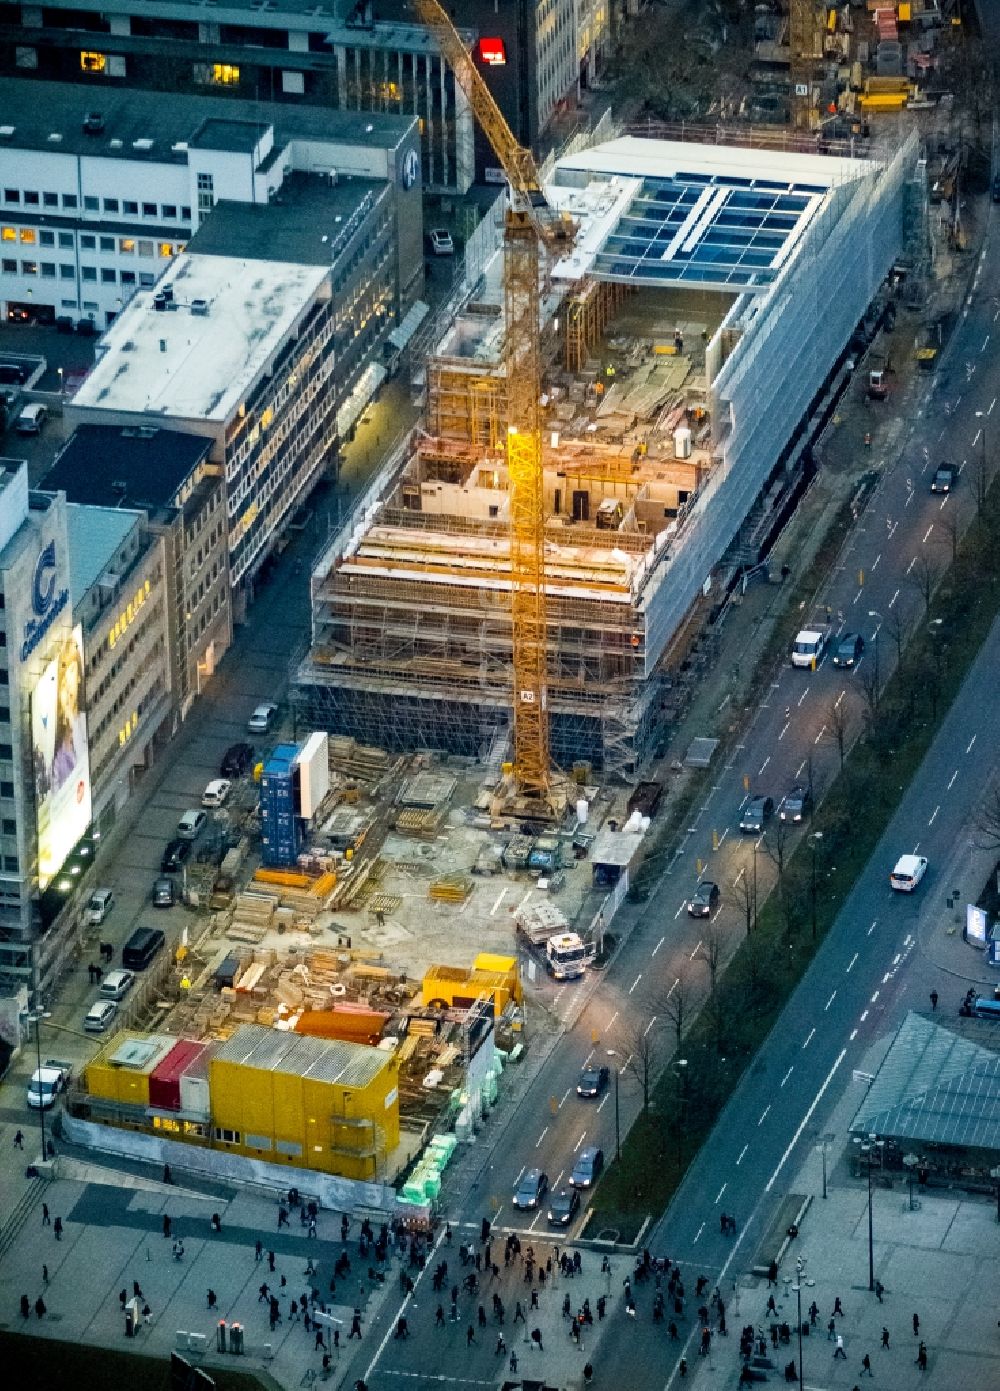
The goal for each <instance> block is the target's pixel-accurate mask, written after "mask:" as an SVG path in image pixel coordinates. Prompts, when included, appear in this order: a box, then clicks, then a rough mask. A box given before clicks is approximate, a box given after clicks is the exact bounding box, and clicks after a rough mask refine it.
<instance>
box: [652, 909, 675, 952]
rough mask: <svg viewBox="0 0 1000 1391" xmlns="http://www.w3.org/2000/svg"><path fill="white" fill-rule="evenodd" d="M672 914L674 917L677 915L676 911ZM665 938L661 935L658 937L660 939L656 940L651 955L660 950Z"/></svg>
mask: <svg viewBox="0 0 1000 1391" xmlns="http://www.w3.org/2000/svg"><path fill="white" fill-rule="evenodd" d="M674 916H675V917H676V916H677V915H676V913H675V914H674ZM666 940H667V939H666V937H661V938H660V940H659V941H658V942H657V944H656V946H655V947H654V948H653V951H652V955H653V956H655V955H656V953H657V952H658V951H659V950H660V948H661V947H662V946H663V944H664V942H665V941H666Z"/></svg>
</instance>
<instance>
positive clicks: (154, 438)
mask: <svg viewBox="0 0 1000 1391" xmlns="http://www.w3.org/2000/svg"><path fill="white" fill-rule="evenodd" d="M211 448H212V441H211V440H210V439H207V438H205V437H204V436H201V435H187V434H182V433H181V432H180V430H164V429H160V428H153V429H141V430H140V429H135V428H124V429H123V428H122V427H121V426H120V425H78V426H77V427H76V429H75V430H74V431H73V433H72V435H70V437H69V439H68V440H67V441H66V443H65V445H64V446H63V448H62V449H61V450H60V452H59V453H58V454H57V455H56V458H55V461H54V463H53V465H52V467H51V468H50V469H49V471H48V473H47V474H46V475H45V478H44V479H43V484H44V486H45V487H46V488H48V489H50V490H51V491H52V492H58V491H60V490H61V491H62V492H64V493H65V494H66V497H67V500H68V501H70V502H80V503H88V504H90V505H91V506H94V507H113V508H117V507H119V506H121V507H131V508H134V509H137V510H142V511H146V512H150V511H157V510H158V509H160V508H162V507H175V506H176V505H177V503H176V498H177V494H178V493H179V492H180V490H181V488H182V487H183V485H184V483H185V482H186V481H187V479H188V478H190V476H191V474H192V473H193V472H194V471H195V469H197V468H198V466H199V465H200V464H201V463H202V462H203V461H204V460H205V459H206V458H207V457H208V454H209V452H210V450H211Z"/></svg>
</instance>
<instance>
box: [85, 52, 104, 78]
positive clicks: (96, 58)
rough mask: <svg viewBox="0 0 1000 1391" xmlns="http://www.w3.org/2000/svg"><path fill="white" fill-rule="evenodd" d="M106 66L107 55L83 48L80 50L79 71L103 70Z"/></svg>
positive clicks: (99, 71) (98, 71)
mask: <svg viewBox="0 0 1000 1391" xmlns="http://www.w3.org/2000/svg"><path fill="white" fill-rule="evenodd" d="M107 66H108V59H107V55H106V54H104V53H94V52H92V51H91V50H90V49H88V48H85V49H82V50H81V52H80V71H81V72H96V73H101V72H104V70H105V68H106V67H107Z"/></svg>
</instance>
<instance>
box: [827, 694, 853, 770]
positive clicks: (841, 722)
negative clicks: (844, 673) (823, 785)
mask: <svg viewBox="0 0 1000 1391" xmlns="http://www.w3.org/2000/svg"><path fill="white" fill-rule="evenodd" d="M850 726H851V708H850V706H849V705H848V703H847V696H846V692H845V693H842V694H841V695H839V696H838V697H837V699H836V700H831V701H830V704H829V705H828V706H827V709H826V737H827V738H828V739H829V740H830V742H831V743H832V744H835V745H836V747H837V753H838V755H839V757H840V767H841V770H843V767H844V759H845V758H846V757H847V735H848V731H849V730H850Z"/></svg>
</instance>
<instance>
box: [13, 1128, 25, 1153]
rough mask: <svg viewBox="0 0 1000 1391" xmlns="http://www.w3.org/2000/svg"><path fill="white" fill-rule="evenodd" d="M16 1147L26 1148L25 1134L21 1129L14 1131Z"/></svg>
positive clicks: (18, 1148) (17, 1148) (19, 1148)
mask: <svg viewBox="0 0 1000 1391" xmlns="http://www.w3.org/2000/svg"><path fill="white" fill-rule="evenodd" d="M14 1148H15V1149H16V1150H23V1149H24V1134H23V1132H22V1131H20V1130H17V1131H15V1133H14Z"/></svg>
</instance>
